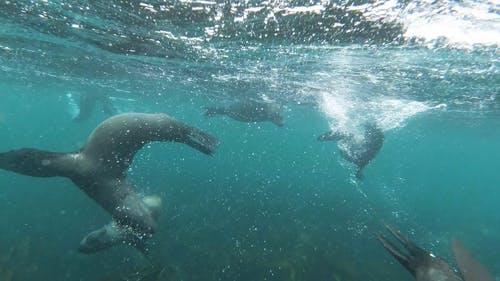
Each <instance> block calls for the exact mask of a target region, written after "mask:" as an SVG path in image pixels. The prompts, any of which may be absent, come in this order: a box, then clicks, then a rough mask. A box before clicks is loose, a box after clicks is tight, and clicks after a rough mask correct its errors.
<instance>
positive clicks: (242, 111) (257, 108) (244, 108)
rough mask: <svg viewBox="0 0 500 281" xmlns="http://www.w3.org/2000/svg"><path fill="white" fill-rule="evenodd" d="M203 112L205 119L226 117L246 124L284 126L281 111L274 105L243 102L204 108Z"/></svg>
mask: <svg viewBox="0 0 500 281" xmlns="http://www.w3.org/2000/svg"><path fill="white" fill-rule="evenodd" d="M205 110H206V111H205V113H204V115H205V116H206V117H213V116H215V115H227V116H229V117H231V118H232V119H234V120H237V121H241V122H247V123H250V122H266V121H269V122H272V123H274V124H276V125H277V126H279V127H282V126H283V125H284V124H285V122H284V119H285V117H284V116H283V110H282V109H281V108H280V107H279V106H278V105H276V104H274V103H268V102H256V101H244V102H237V103H234V104H232V105H230V106H227V107H206V108H205Z"/></svg>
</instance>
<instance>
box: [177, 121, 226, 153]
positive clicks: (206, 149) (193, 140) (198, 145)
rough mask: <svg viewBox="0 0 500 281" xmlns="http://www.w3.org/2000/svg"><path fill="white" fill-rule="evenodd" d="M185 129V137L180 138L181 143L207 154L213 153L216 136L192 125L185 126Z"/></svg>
mask: <svg viewBox="0 0 500 281" xmlns="http://www.w3.org/2000/svg"><path fill="white" fill-rule="evenodd" d="M186 129H187V130H188V134H187V135H186V138H185V139H184V140H182V142H183V143H185V144H187V145H189V146H191V147H192V148H194V149H197V150H199V151H201V152H203V153H205V154H207V155H213V154H214V153H215V148H216V147H217V144H218V143H219V141H218V140H217V138H215V137H213V136H211V135H209V134H207V133H205V132H202V131H201V130H198V129H196V128H194V127H189V126H186Z"/></svg>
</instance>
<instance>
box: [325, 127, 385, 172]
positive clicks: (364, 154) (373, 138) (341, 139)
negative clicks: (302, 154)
mask: <svg viewBox="0 0 500 281" xmlns="http://www.w3.org/2000/svg"><path fill="white" fill-rule="evenodd" d="M363 129H364V130H363V136H362V138H359V137H357V136H355V135H353V134H348V133H343V132H338V131H329V132H327V133H324V134H322V135H320V136H319V137H318V140H319V141H336V142H337V146H338V148H339V149H340V153H341V154H342V157H343V158H344V159H346V160H347V161H349V162H351V163H353V164H355V165H356V177H357V178H358V179H362V178H363V168H364V167H365V166H366V165H368V163H370V161H371V160H372V159H373V158H375V156H376V155H377V153H378V152H379V151H380V149H381V148H382V145H383V143H384V132H383V131H382V129H380V128H379V127H378V126H377V125H376V124H374V123H367V124H365V125H364V126H363Z"/></svg>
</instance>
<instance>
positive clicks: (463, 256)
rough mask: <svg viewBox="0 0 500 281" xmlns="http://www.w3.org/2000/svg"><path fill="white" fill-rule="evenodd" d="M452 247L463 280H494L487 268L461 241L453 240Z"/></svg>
mask: <svg viewBox="0 0 500 281" xmlns="http://www.w3.org/2000/svg"><path fill="white" fill-rule="evenodd" d="M452 249H453V254H454V255H455V260H456V262H457V265H458V268H459V269H460V273H461V274H462V277H463V278H464V280H465V281H494V280H495V279H494V278H493V276H492V275H491V273H490V272H489V271H488V269H486V267H485V266H484V265H482V264H481V263H480V262H479V261H477V260H476V259H475V258H474V257H473V256H472V254H471V253H470V252H469V251H468V250H467V249H466V248H465V247H464V246H463V245H462V243H460V242H459V241H457V240H455V241H453V244H452Z"/></svg>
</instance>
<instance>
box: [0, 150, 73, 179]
mask: <svg viewBox="0 0 500 281" xmlns="http://www.w3.org/2000/svg"><path fill="white" fill-rule="evenodd" d="M68 155H69V154H67V153H57V152H49V151H43V150H38V149H33V148H22V149H17V150H11V151H8V152H3V153H0V168H1V169H4V170H8V171H12V172H15V173H19V174H23V175H28V176H32V177H57V176H69V173H70V172H71V169H72V167H73V163H72V161H71V157H68Z"/></svg>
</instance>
